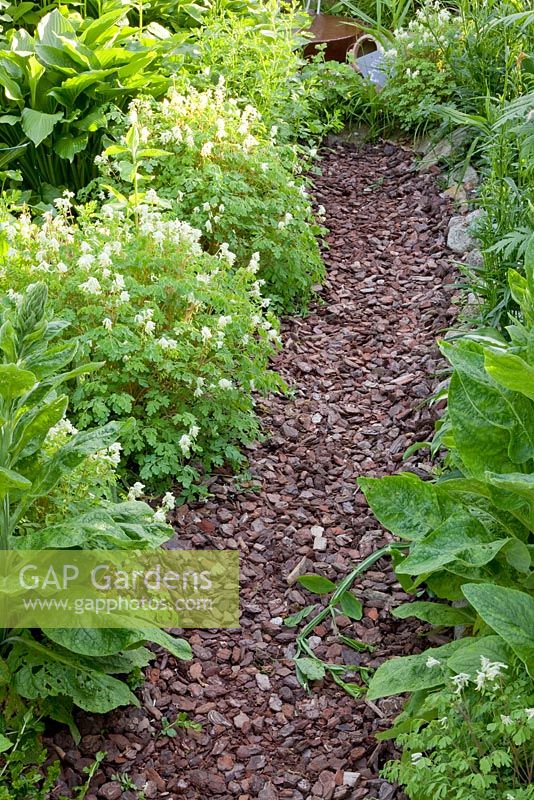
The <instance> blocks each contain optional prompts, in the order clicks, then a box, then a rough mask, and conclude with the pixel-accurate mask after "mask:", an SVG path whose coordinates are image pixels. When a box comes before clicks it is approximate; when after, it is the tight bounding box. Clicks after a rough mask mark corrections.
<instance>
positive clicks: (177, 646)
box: [44, 628, 192, 661]
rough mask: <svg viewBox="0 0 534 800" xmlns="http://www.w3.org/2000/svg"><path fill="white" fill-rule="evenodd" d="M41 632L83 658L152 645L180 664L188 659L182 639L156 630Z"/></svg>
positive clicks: (119, 629)
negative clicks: (171, 656)
mask: <svg viewBox="0 0 534 800" xmlns="http://www.w3.org/2000/svg"><path fill="white" fill-rule="evenodd" d="M44 633H45V634H46V635H47V636H48V638H49V639H51V640H52V641H53V642H56V643H57V644H60V645H61V646H62V647H65V648H66V649H68V650H71V651H72V652H74V653H79V654H80V655H84V656H111V655H115V654H116V653H119V652H121V651H123V650H129V649H131V648H133V647H138V646H139V645H142V644H144V643H145V642H153V643H154V644H159V645H161V646H162V647H164V648H165V649H166V650H168V651H169V653H172V655H173V656H175V657H176V658H179V659H181V660H183V661H187V660H189V659H190V658H191V657H192V651H191V647H190V645H189V644H188V642H186V641H185V639H177V638H175V637H174V636H171V635H170V634H168V633H166V632H165V631H163V630H160V629H159V628H143V629H141V630H132V629H129V628H91V629H88V628H82V629H76V628H53V629H50V628H48V629H47V630H45V631H44Z"/></svg>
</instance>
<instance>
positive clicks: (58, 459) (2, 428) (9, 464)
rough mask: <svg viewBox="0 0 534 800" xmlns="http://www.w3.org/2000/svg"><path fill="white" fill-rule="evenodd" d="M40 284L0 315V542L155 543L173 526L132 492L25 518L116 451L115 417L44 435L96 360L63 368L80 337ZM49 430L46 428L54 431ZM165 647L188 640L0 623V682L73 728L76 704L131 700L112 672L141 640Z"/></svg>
mask: <svg viewBox="0 0 534 800" xmlns="http://www.w3.org/2000/svg"><path fill="white" fill-rule="evenodd" d="M46 299H47V291H46V286H45V285H44V284H42V283H37V284H33V285H32V286H31V287H29V288H28V290H27V291H26V293H25V294H24V295H23V296H22V297H21V298H19V299H18V300H16V301H11V302H7V301H5V302H4V303H3V309H2V314H1V319H0V351H1V353H2V355H1V361H0V442H1V444H2V447H1V448H0V500H1V502H2V517H1V527H0V547H1V549H2V550H4V551H5V550H41V549H54V548H59V549H63V548H69V549H72V548H75V549H86V548H97V549H98V548H100V549H127V548H128V547H131V546H132V545H133V546H135V547H136V548H137V549H140V550H142V549H147V548H151V547H152V548H153V547H157V546H158V545H159V544H161V543H162V542H164V541H166V540H167V539H168V538H169V536H170V535H171V534H172V529H171V528H169V527H168V526H167V525H166V524H165V523H164V522H162V521H160V519H159V516H158V515H157V514H154V512H153V511H152V509H150V508H149V506H147V505H146V504H144V503H140V502H137V501H135V500H127V501H125V502H114V501H112V500H107V499H105V498H104V497H98V496H95V495H93V496H89V497H87V496H86V497H81V498H79V502H78V503H77V504H76V503H75V502H74V500H73V499H71V502H69V503H65V507H64V509H63V513H62V514H61V515H59V514H56V515H55V519H54V520H53V524H51V525H47V523H46V520H42V521H41V524H40V525H36V526H32V525H30V526H27V525H26V520H27V519H28V517H30V518H31V515H32V512H33V513H34V514H35V507H36V503H38V502H39V501H40V500H41V499H42V498H47V497H48V496H49V495H50V493H51V492H52V491H53V490H54V489H55V487H57V486H58V484H59V482H60V481H61V480H62V479H63V478H64V476H66V475H68V474H69V473H70V472H71V471H73V470H76V469H77V468H78V467H79V466H80V465H82V464H84V463H85V462H87V460H88V459H90V458H91V457H94V456H95V455H97V454H98V455H99V457H100V458H102V454H105V453H107V452H108V450H109V448H112V453H116V451H117V446H116V441H117V436H118V434H119V433H120V430H121V426H120V425H119V424H118V423H116V422H111V423H108V424H107V425H105V426H103V427H101V428H95V429H92V430H87V431H84V432H82V433H71V435H69V437H68V440H67V441H66V442H64V443H61V442H60V441H57V439H56V440H55V442H54V443H53V444H52V446H50V443H49V442H47V439H48V437H49V435H50V431H51V429H53V428H54V426H57V425H59V424H60V423H61V421H62V420H63V419H64V414H65V411H66V408H67V402H68V400H67V396H66V395H65V394H61V393H60V391H61V387H62V386H63V385H64V384H65V383H67V382H68V381H71V380H73V379H75V378H77V377H78V378H79V377H81V376H83V375H87V373H88V372H91V371H92V370H93V369H94V367H95V366H98V365H93V366H87V365H83V364H82V365H79V366H77V367H75V368H73V369H72V368H69V365H70V364H71V362H72V361H73V360H74V359H76V356H77V351H78V344H77V343H76V342H74V341H72V340H70V341H64V342H62V343H60V344H56V343H55V341H54V339H56V338H57V337H58V336H59V335H60V334H61V332H62V331H63V330H64V328H65V322H62V321H57V320H54V321H52V322H47V321H46V318H45V305H46ZM55 436H56V435H55V434H53V437H55ZM147 639H149V640H151V641H154V642H157V643H158V644H162V645H164V646H165V647H167V648H168V649H169V650H170V652H172V653H173V654H174V655H175V656H176V657H177V658H188V657H190V648H189V645H188V644H187V642H185V641H183V640H181V639H174V638H173V637H171V636H169V635H168V634H166V633H164V632H163V631H160V630H157V629H152V630H150V631H148V630H129V629H116V630H100V629H99V630H84V631H80V630H77V629H47V630H43V631H35V630H34V631H20V630H19V631H16V632H13V631H10V630H2V631H1V634H0V653H1V657H2V658H1V659H0V686H6V685H8V686H9V687H10V688H11V690H13V691H14V692H16V693H17V694H18V695H20V696H21V697H23V698H25V699H27V700H30V701H32V702H35V703H37V704H39V705H40V707H41V708H42V710H43V712H44V713H46V714H48V715H50V716H52V717H53V718H55V719H58V720H60V721H62V722H67V723H69V724H70V725H71V728H72V730H73V732H74V734H75V735H76V728H75V725H74V722H73V720H72V708H73V706H79V707H80V708H82V709H84V710H86V711H93V712H97V713H103V712H106V711H109V710H111V709H113V708H115V707H116V706H119V705H125V704H130V703H133V704H135V705H137V704H138V701H137V698H136V697H135V695H134V694H133V693H132V692H131V691H130V689H129V688H128V686H127V685H126V684H125V683H124V682H123V681H121V680H120V679H119V678H117V677H115V675H116V674H127V673H130V672H132V671H134V670H136V669H138V668H139V667H141V666H144V665H146V664H147V663H148V661H149V659H150V653H149V652H148V651H147V650H146V649H145V648H144V647H143V646H142V645H143V643H144V642H145V641H146V640H147Z"/></svg>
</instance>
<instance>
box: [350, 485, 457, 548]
mask: <svg viewBox="0 0 534 800" xmlns="http://www.w3.org/2000/svg"><path fill="white" fill-rule="evenodd" d="M358 484H359V486H360V488H361V490H362V492H363V493H364V495H365V498H366V500H367V502H368V503H369V505H370V507H371V509H372V511H373V513H374V514H375V516H376V517H377V519H378V520H379V521H380V522H381V523H382V525H384V527H385V528H387V529H388V530H390V531H391V532H392V533H394V534H395V535H396V536H401V537H402V538H404V539H409V540H416V541H417V540H418V539H422V538H423V537H424V536H425V535H426V534H427V533H428V532H429V531H431V530H432V529H433V528H436V527H437V526H438V525H439V524H440V523H441V522H443V516H442V512H441V509H440V505H439V502H438V496H437V494H436V487H435V486H434V484H432V483H430V482H429V481H422V480H421V479H420V478H418V477H417V476H416V475H413V474H412V473H410V472H405V473H402V474H401V475H393V476H388V477H385V478H360V479H359V480H358Z"/></svg>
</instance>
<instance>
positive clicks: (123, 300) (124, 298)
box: [119, 292, 130, 303]
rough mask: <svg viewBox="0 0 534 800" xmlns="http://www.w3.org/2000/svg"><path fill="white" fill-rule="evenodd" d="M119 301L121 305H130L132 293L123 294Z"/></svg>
mask: <svg viewBox="0 0 534 800" xmlns="http://www.w3.org/2000/svg"><path fill="white" fill-rule="evenodd" d="M119 300H120V301H121V303H129V302H130V292H121V293H120V295H119Z"/></svg>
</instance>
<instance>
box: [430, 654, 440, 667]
mask: <svg viewBox="0 0 534 800" xmlns="http://www.w3.org/2000/svg"><path fill="white" fill-rule="evenodd" d="M440 664H441V661H440V660H439V659H437V658H434V656H428V658H427V660H426V665H427V667H428V668H429V669H432V667H439V665H440Z"/></svg>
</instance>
